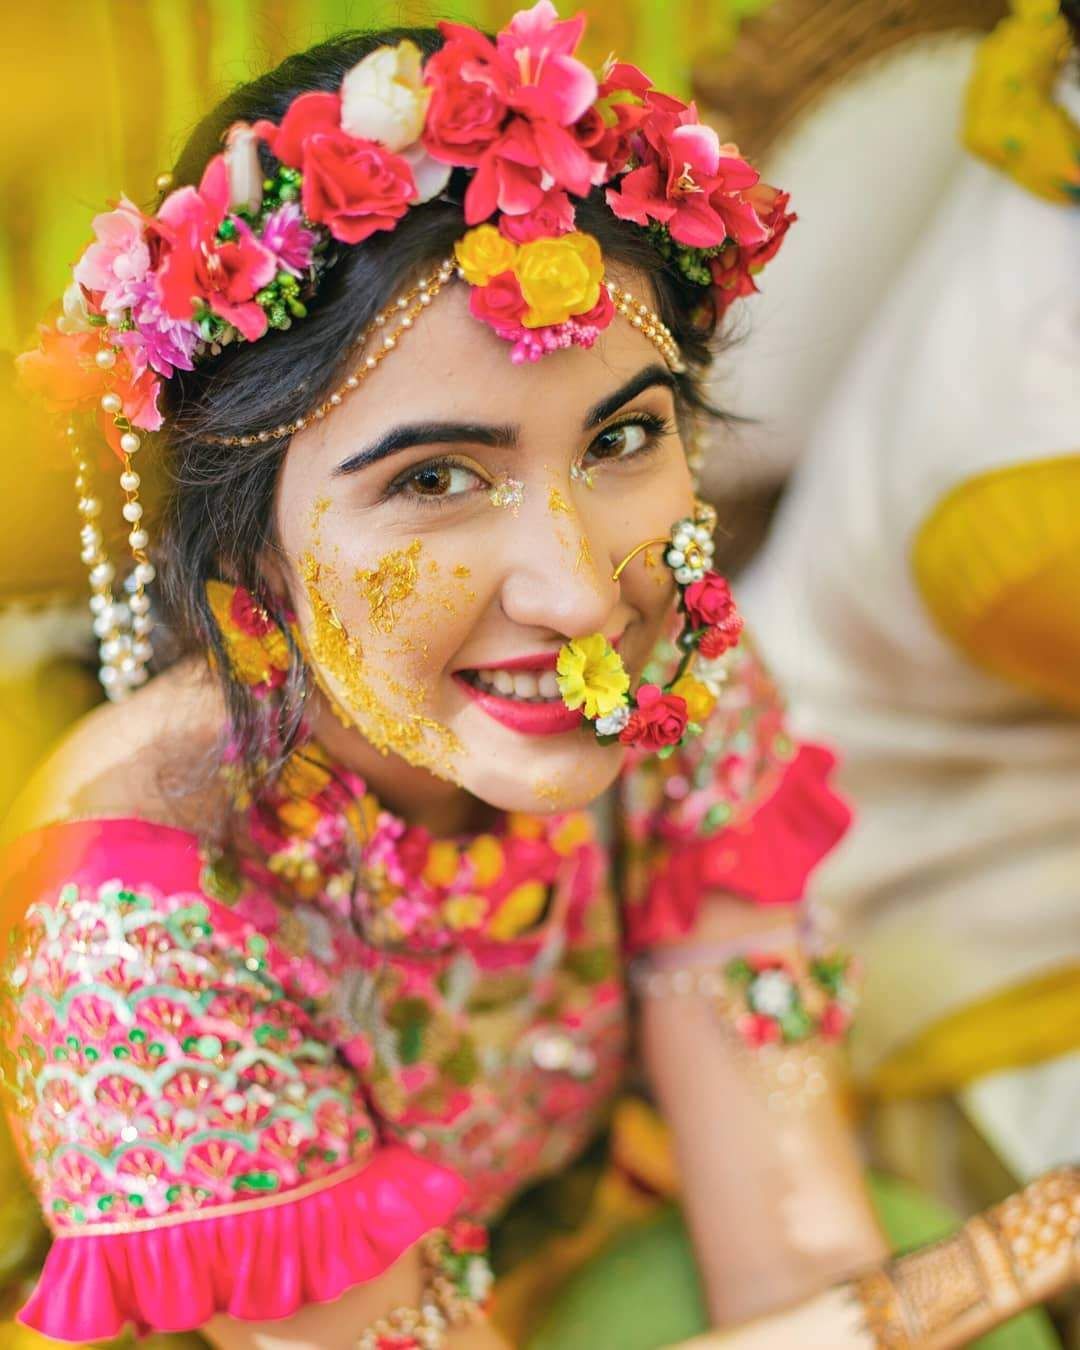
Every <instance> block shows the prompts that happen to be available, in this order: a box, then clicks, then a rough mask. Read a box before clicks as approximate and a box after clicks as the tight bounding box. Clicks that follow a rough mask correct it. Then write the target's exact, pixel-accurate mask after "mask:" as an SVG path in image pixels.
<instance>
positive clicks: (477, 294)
mask: <svg viewBox="0 0 1080 1350" xmlns="http://www.w3.org/2000/svg"><path fill="white" fill-rule="evenodd" d="M526 309H528V305H527V304H526V303H525V297H524V296H523V295H522V293H521V285H520V284H519V282H518V279H517V277H516V276H515V275H514V274H513V272H500V273H499V274H498V276H494V277H492V278H491V280H490V281H489V282H488V283H487V285H486V286H472V287H470V289H469V310H470V312H471V313H472V315H473V317H474V318H477V319H480V320H482V321H483V322H484V323H486V324H489V325H490V326H491V327H492V328H494V329H495V331H496V332H497V333H498V334H499V336H500V337H506V336H512V337H516V335H517V330H518V329H519V328H520V327H521V320H522V318H523V317H524V314H525V311H526Z"/></svg>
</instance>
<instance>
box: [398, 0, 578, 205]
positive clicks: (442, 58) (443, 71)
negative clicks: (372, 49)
mask: <svg viewBox="0 0 1080 1350" xmlns="http://www.w3.org/2000/svg"><path fill="white" fill-rule="evenodd" d="M583 27H584V19H583V17H581V16H579V17H578V18H576V19H570V20H567V21H565V22H561V21H560V20H559V18H558V16H557V14H556V12H555V9H554V7H553V6H552V5H551V3H550V0H538V3H537V4H535V5H534V6H533V7H532V9H530V10H526V11H523V12H521V13H519V14H518V15H517V16H516V17H515V18H514V19H513V20H512V21H511V23H510V25H509V26H508V27H507V28H506V29H505V30H504V31H503V32H502V33H500V34H499V36H498V39H497V44H495V43H492V42H490V41H489V40H488V39H487V38H486V37H484V35H483V34H481V33H477V32H476V31H475V30H473V29H470V28H465V27H462V26H461V25H460V24H453V23H442V24H440V28H441V30H442V33H443V36H444V37H445V38H446V43H445V45H444V46H443V48H442V49H441V50H440V51H439V52H437V53H436V54H435V55H434V56H433V57H432V58H431V60H430V61H429V62H428V63H427V65H426V66H425V80H426V82H427V83H428V84H429V85H430V86H431V88H432V98H431V102H430V104H429V105H428V111H427V116H426V119H425V129H424V138H423V140H424V148H425V149H426V150H427V151H428V153H429V154H430V155H432V156H433V157H434V158H435V159H438V160H441V161H442V162H443V163H447V164H456V165H461V166H463V167H472V168H475V170H476V172H475V174H474V175H473V177H472V179H471V180H470V182H469V185H468V188H467V189H466V192H465V220H466V223H467V224H469V225H475V224H477V223H479V222H480V221H483V220H487V219H489V217H490V216H491V215H492V214H493V213H494V212H495V211H496V210H498V211H500V212H502V213H503V214H504V215H510V216H520V215H525V214H527V213H528V212H531V211H534V210H536V209H537V208H538V207H539V206H540V204H541V203H542V202H543V200H544V197H545V195H546V194H547V192H548V190H549V189H550V188H551V187H553V186H554V187H557V188H563V189H565V190H566V191H568V192H573V193H575V194H576V195H578V196H582V197H583V196H585V195H586V194H587V193H588V192H589V189H590V188H591V187H592V186H593V185H594V183H597V182H601V181H603V178H604V176H605V173H604V166H602V165H600V164H597V163H596V162H595V161H594V159H593V158H592V157H590V155H589V154H588V153H587V152H586V150H585V149H584V147H583V146H582V145H581V144H580V143H579V141H578V139H577V137H576V136H575V135H574V134H573V132H572V131H571V130H570V128H571V127H573V125H574V123H576V122H577V121H578V120H579V119H580V118H581V117H583V116H584V115H585V114H586V112H587V110H588V109H589V108H591V107H592V105H593V103H594V102H595V99H596V94H597V85H596V79H595V77H594V76H593V75H592V74H591V72H590V71H589V69H588V67H587V66H585V65H584V64H583V63H582V62H580V61H579V60H578V59H577V58H576V57H575V56H574V54H573V53H574V50H575V48H576V47H577V44H578V42H579V41H580V38H581V33H582V29H583Z"/></svg>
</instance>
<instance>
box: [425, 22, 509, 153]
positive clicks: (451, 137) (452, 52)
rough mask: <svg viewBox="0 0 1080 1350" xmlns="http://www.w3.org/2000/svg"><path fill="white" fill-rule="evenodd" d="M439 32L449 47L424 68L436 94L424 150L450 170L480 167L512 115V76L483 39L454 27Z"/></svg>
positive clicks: (427, 117)
mask: <svg viewBox="0 0 1080 1350" xmlns="http://www.w3.org/2000/svg"><path fill="white" fill-rule="evenodd" d="M439 27H440V28H441V29H442V33H443V36H444V37H445V38H446V39H447V42H446V44H445V45H444V46H443V47H442V49H441V50H440V51H437V52H436V53H435V55H434V56H432V57H431V59H430V60H429V61H428V62H427V63H426V64H425V66H424V83H425V84H426V85H428V87H429V88H430V89H431V102H430V103H429V104H428V108H427V113H426V115H425V117H424V135H423V142H424V149H425V150H426V151H427V152H428V154H429V155H432V156H433V157H434V158H435V159H438V160H441V161H442V163H444V164H457V165H461V166H463V167H475V165H477V164H478V163H479V162H480V157H481V156H482V155H483V153H484V151H485V150H486V149H488V147H489V146H491V145H492V144H494V142H495V141H497V140H498V139H499V136H500V134H501V132H502V128H503V124H504V123H505V121H506V118H507V114H508V113H509V111H510V110H509V107H508V104H507V95H508V93H509V82H508V79H507V71H506V70H505V68H504V65H503V62H502V60H501V58H500V56H499V54H498V52H497V51H496V50H495V48H494V46H493V45H492V44H491V42H490V41H489V40H488V39H487V38H486V37H484V35H483V34H482V33H478V32H476V31H475V30H474V29H471V28H466V27H464V26H463V25H460V24H453V23H441V24H440V25H439Z"/></svg>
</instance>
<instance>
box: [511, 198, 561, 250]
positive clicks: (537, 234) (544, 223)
mask: <svg viewBox="0 0 1080 1350" xmlns="http://www.w3.org/2000/svg"><path fill="white" fill-rule="evenodd" d="M573 228H574V205H573V203H572V202H571V200H570V198H569V197H568V196H567V195H566V193H565V192H564V191H563V190H562V188H552V189H551V190H550V191H549V192H547V193H545V194H544V197H543V200H542V201H541V202H540V204H539V205H538V206H537V207H535V208H534V209H533V210H532V211H530V212H529V213H528V214H527V215H524V216H500V217H499V231H500V233H502V234H503V235H505V236H506V238H507V239H512V240H513V241H514V243H515V244H527V243H528V242H529V240H530V239H557V238H558V237H559V235H561V234H569V233H570V231H571V230H572V229H573Z"/></svg>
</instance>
